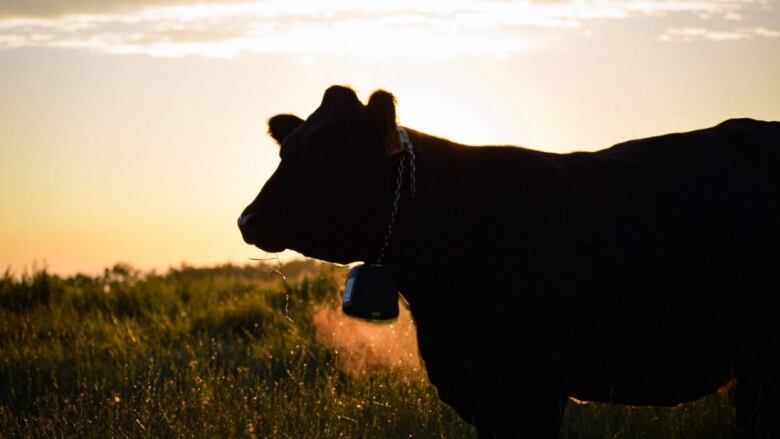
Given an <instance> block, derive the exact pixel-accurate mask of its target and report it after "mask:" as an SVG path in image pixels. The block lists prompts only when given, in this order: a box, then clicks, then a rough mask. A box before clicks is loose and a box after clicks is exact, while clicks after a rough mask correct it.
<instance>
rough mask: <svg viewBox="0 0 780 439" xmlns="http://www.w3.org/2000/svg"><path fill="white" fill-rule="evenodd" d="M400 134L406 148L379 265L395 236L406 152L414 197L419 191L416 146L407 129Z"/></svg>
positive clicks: (399, 169) (401, 159)
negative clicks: (394, 227)
mask: <svg viewBox="0 0 780 439" xmlns="http://www.w3.org/2000/svg"><path fill="white" fill-rule="evenodd" d="M398 135H399V136H401V144H403V146H404V149H403V150H402V151H401V158H400V159H399V160H398V176H397V177H396V179H395V198H394V199H393V211H392V213H391V214H390V222H388V224H387V232H385V240H384V242H383V243H382V249H381V250H379V258H378V259H377V261H376V264H377V265H382V262H383V261H384V259H385V252H386V251H387V247H388V246H390V237H392V236H393V226H394V225H395V218H396V216H397V215H398V205H399V204H400V202H401V187H402V186H403V183H404V162H405V161H406V153H409V167H410V168H411V173H410V180H411V188H410V190H411V194H412V198H414V196H415V194H416V192H417V181H416V179H415V174H416V173H417V169H416V168H415V163H414V162H415V156H414V146H412V141H411V140H409V134H407V133H406V130H405V129H403V128H401V127H398Z"/></svg>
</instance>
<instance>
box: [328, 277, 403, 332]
mask: <svg viewBox="0 0 780 439" xmlns="http://www.w3.org/2000/svg"><path fill="white" fill-rule="evenodd" d="M343 301H344V304H343V308H342V309H343V311H344V314H346V315H348V316H352V317H357V318H360V319H365V320H373V321H382V320H393V319H395V318H397V317H398V285H396V283H395V279H394V278H393V273H392V272H391V271H390V269H389V268H387V267H386V266H384V265H365V264H361V265H357V266H355V267H353V268H352V269H351V270H349V274H348V275H347V282H346V285H345V287H344V297H343Z"/></svg>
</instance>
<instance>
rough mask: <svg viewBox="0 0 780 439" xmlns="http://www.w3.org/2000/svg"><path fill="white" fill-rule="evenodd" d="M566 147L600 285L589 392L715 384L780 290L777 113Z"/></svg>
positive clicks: (578, 223)
mask: <svg viewBox="0 0 780 439" xmlns="http://www.w3.org/2000/svg"><path fill="white" fill-rule="evenodd" d="M562 160H563V161H564V162H565V163H566V165H567V168H568V169H569V171H570V173H571V176H572V179H573V181H574V185H573V186H574V187H576V188H577V195H576V197H575V201H574V203H573V204H574V206H575V207H574V208H573V209H572V212H573V215H572V221H571V225H572V227H574V228H576V229H577V231H578V233H577V234H576V235H577V236H578V239H577V243H576V247H577V251H578V252H579V256H580V260H581V261H582V264H583V265H582V269H583V270H584V274H583V277H584V278H585V279H586V282H585V283H584V285H587V289H588V291H581V293H584V294H588V295H589V296H590V297H592V301H591V306H590V310H589V311H590V314H591V318H592V327H593V334H594V340H595V345H594V367H593V369H592V370H591V371H589V372H586V373H585V375H587V380H589V382H590V384H592V385H593V386H591V387H588V386H584V387H583V388H582V389H581V390H582V392H583V394H582V395H581V396H582V397H584V398H586V399H597V400H598V399H612V400H615V401H621V400H622V401H624V402H633V403H655V404H663V403H674V402H677V401H679V400H681V399H683V400H684V399H691V398H694V397H697V396H700V395H701V394H705V393H707V392H709V391H711V390H712V389H711V387H712V386H716V385H717V384H718V383H722V382H723V380H724V379H727V378H728V376H729V374H731V373H733V372H734V371H733V367H734V365H735V362H737V363H738V362H739V361H740V360H739V359H740V358H742V359H744V358H747V356H748V354H747V353H746V352H747V351H749V350H750V344H751V343H752V342H753V341H754V339H756V338H757V337H758V335H757V334H758V333H760V331H761V328H762V327H763V325H765V322H766V319H767V318H768V316H770V315H771V314H772V313H776V312H777V308H778V303H780V298H779V297H778V295H777V294H774V293H773V291H775V290H776V285H774V283H775V281H776V279H774V273H775V272H777V270H778V269H780V261H777V258H776V257H775V255H776V254H777V252H778V250H780V243H779V240H778V236H780V234H779V233H778V231H779V230H780V227H778V226H779V223H778V197H777V195H778V180H777V177H776V176H777V175H778V171H780V169H778V167H780V123H769V122H758V121H752V120H731V121H727V122H724V123H722V124H720V125H718V126H716V127H713V128H710V129H706V130H700V131H694V132H690V133H681V134H671V135H666V136H660V137H654V138H649V139H642V140H636V141H631V142H626V143H623V144H619V145H616V146H614V147H612V148H610V149H607V150H603V151H600V152H597V153H578V154H571V155H569V156H564V157H563V158H562ZM751 337H752V338H751ZM745 361H748V360H745ZM705 371H706V372H705ZM588 373H590V375H588ZM587 380H586V381H587ZM607 383H609V386H607Z"/></svg>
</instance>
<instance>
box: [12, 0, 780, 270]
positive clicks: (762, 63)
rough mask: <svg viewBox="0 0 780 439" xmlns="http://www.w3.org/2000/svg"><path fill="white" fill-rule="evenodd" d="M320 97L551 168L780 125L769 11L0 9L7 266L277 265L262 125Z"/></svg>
mask: <svg viewBox="0 0 780 439" xmlns="http://www.w3.org/2000/svg"><path fill="white" fill-rule="evenodd" d="M333 84H342V85H350V86H352V87H353V88H355V90H356V91H357V92H358V95H359V96H360V97H361V98H363V99H366V98H367V97H368V95H370V93H371V92H372V91H374V90H376V89H379V88H382V89H385V90H388V91H390V92H392V93H394V94H395V95H396V97H397V99H398V117H399V122H400V123H401V124H403V125H405V126H408V127H411V128H414V129H418V130H422V131H426V132H429V133H431V134H435V135H439V136H443V137H447V138H450V139H452V140H454V141H458V142H463V143H468V144H473V145H484V144H515V145H522V146H526V147H530V148H534V149H539V150H544V151H553V152H570V151H581V150H587V151H592V150H598V149H602V148H605V147H608V146H610V145H612V144H615V143H618V142H621V141H625V140H629V139H632V138H639V137H647V136H652V135H658V134H663V133H668V132H676V131H687V130H693V129H698V128H704V127H708V126H712V125H715V124H717V123H719V122H721V121H723V120H725V119H728V118H732V117H753V118H757V119H764V120H780V0H710V1H706V0H535V1H532V0H479V1H477V0H468V1H467V0H417V1H404V0H401V1H371V0H330V1H325V0H300V1H298V0H288V1H270V0H269V1H265V0H259V1H242V0H236V1H227V0H210V1H194V0H140V1H139V0H0V269H2V268H9V269H10V270H11V271H12V272H14V273H20V272H23V271H24V270H25V269H31V268H32V267H39V268H40V267H44V266H45V267H48V269H49V270H50V271H52V272H55V273H59V274H72V273H76V272H83V273H88V274H94V273H98V272H100V271H102V269H103V268H104V267H106V266H110V265H113V264H114V263H116V262H127V263H130V264H132V265H134V266H136V267H138V268H140V269H143V270H149V269H156V270H161V271H164V270H165V269H166V268H167V267H170V266H179V265H180V264H182V263H188V264H192V265H204V264H218V263H223V262H234V263H245V262H249V258H265V257H269V255H267V254H265V253H264V252H262V251H261V250H259V249H256V248H253V247H251V246H247V245H246V244H244V243H243V241H242V239H241V236H240V233H239V231H238V229H237V227H236V225H235V224H236V217H237V216H238V214H239V213H240V211H241V210H242V209H243V207H244V206H245V205H246V204H248V203H249V202H250V201H251V200H252V199H253V198H254V197H255V196H256V194H257V193H258V191H259V190H260V187H261V186H262V184H263V182H264V181H265V180H266V179H267V178H268V177H269V176H270V174H271V173H272V172H273V170H274V169H275V167H276V165H277V164H278V154H277V153H278V151H277V149H276V147H275V146H274V144H273V142H272V140H271V139H270V138H269V137H268V135H267V127H266V121H267V119H268V118H270V117H271V116H273V115H275V114H278V113H285V112H292V113H296V114H298V115H299V116H302V117H305V116H307V115H308V114H309V113H311V112H312V111H313V110H314V109H315V108H316V107H317V105H318V104H319V101H320V99H321V97H322V93H323V91H324V90H325V88H327V87H328V86H330V85H333ZM293 256H294V255H291V254H289V253H286V254H284V255H282V258H288V257H293Z"/></svg>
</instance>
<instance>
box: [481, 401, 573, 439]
mask: <svg viewBox="0 0 780 439" xmlns="http://www.w3.org/2000/svg"><path fill="white" fill-rule="evenodd" d="M567 401H568V398H566V397H565V396H562V395H560V394H559V393H558V392H532V393H516V394H514V395H511V394H507V395H504V396H503V397H502V398H497V399H495V400H493V401H492V402H493V403H492V404H486V407H485V408H488V410H487V411H485V412H483V413H484V417H482V418H481V419H478V420H477V423H476V427H477V433H478V435H479V439H505V438H506V439H509V438H511V439H556V438H557V437H558V436H559V434H560V430H561V420H562V419H563V413H564V411H565V410H566V403H567Z"/></svg>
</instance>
